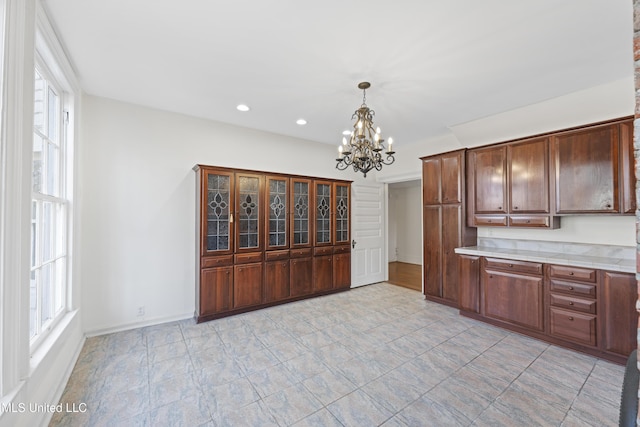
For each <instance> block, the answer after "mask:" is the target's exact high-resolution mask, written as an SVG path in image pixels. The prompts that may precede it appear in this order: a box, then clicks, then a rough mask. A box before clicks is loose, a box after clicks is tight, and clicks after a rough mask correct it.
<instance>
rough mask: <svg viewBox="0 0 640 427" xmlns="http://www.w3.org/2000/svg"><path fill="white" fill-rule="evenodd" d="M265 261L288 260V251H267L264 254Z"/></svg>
mask: <svg viewBox="0 0 640 427" xmlns="http://www.w3.org/2000/svg"><path fill="white" fill-rule="evenodd" d="M264 257H265V260H266V261H278V260H280V259H287V258H289V251H268V252H265V254H264Z"/></svg>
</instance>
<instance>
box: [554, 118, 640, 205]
mask: <svg viewBox="0 0 640 427" xmlns="http://www.w3.org/2000/svg"><path fill="white" fill-rule="evenodd" d="M552 158H553V162H554V167H553V172H554V175H555V210H556V212H557V213H558V214H560V215H568V214H574V215H575V214H633V213H634V212H635V208H636V199H635V159H634V156H633V119H632V118H625V119H619V120H614V121H611V122H607V123H601V124H595V125H591V126H586V127H583V128H580V129H574V130H569V131H565V132H559V133H557V134H555V135H553V136H552Z"/></svg>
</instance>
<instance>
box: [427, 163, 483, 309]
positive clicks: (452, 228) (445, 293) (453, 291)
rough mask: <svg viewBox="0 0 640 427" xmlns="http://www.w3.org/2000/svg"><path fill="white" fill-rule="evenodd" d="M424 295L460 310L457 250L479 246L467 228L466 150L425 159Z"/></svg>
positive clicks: (474, 230)
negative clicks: (462, 247) (458, 248)
mask: <svg viewBox="0 0 640 427" xmlns="http://www.w3.org/2000/svg"><path fill="white" fill-rule="evenodd" d="M421 160H422V202H423V216H422V220H423V234H424V236H423V244H424V250H423V256H424V259H423V268H424V283H423V292H424V295H425V298H426V299H428V300H432V301H437V302H440V303H443V304H447V305H451V306H453V307H458V299H459V297H458V280H459V278H458V258H457V256H456V254H455V251H454V249H455V248H457V247H460V246H472V245H475V244H476V228H472V227H467V225H466V203H465V199H466V197H465V183H466V176H465V150H459V151H452V152H449V153H444V154H439V155H436V156H428V157H422V158H421Z"/></svg>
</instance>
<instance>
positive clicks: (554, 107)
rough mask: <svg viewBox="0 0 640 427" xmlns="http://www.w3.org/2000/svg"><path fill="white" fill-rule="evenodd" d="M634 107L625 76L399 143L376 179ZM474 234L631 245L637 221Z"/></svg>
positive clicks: (602, 219)
mask: <svg viewBox="0 0 640 427" xmlns="http://www.w3.org/2000/svg"><path fill="white" fill-rule="evenodd" d="M634 105H635V101H634V82H633V78H629V79H623V80H618V81H614V82H611V83H609V84H605V85H601V86H597V87H593V88H591V89H588V90H583V91H579V92H574V93H571V94H569V95H566V96H563V97H559V98H555V99H551V100H548V101H545V102H541V103H539V104H534V105H530V106H527V107H523V108H519V109H516V110H512V111H508V112H505V113H502V114H497V115H495V116H491V117H486V118H484V119H480V120H475V121H473V122H468V123H463V124H457V125H452V126H451V127H450V130H451V132H450V133H448V134H446V135H442V136H440V137H438V138H432V139H429V140H425V141H423V142H419V143H416V144H412V145H410V146H409V147H406V148H403V146H402V145H401V144H398V147H396V151H397V154H396V162H395V164H394V165H392V166H389V167H388V168H386V169H383V170H382V171H381V172H379V173H378V175H377V179H378V180H381V181H383V182H395V181H398V180H402V177H406V176H410V177H414V176H420V173H421V162H420V157H423V156H428V155H431V154H437V153H443V152H446V151H453V150H459V149H461V148H465V147H474V146H479V145H486V144H491V143H497V142H502V141H508V140H511V139H516V138H521V137H525V136H529V135H535V134H540V133H545V132H551V131H554V130H559V129H565V128H569V127H573V126H580V125H584V124H589V123H593V122H597V121H603V120H608V119H614V118H618V117H624V116H629V115H632V114H633V112H634ZM478 236H479V237H499V238H508V239H530V240H546V241H561V242H575V243H594V244H609V245H622V246H634V247H635V218H634V217H632V216H625V217H622V216H580V217H578V216H574V217H563V218H562V219H561V228H560V229H558V230H536V229H518V230H514V229H508V228H495V227H479V228H478Z"/></svg>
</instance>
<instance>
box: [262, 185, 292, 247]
mask: <svg viewBox="0 0 640 427" xmlns="http://www.w3.org/2000/svg"><path fill="white" fill-rule="evenodd" d="M266 191H267V195H266V197H267V215H266V218H267V220H266V223H265V227H266V228H267V230H268V232H267V242H266V248H267V249H268V250H270V249H286V248H288V247H289V223H288V221H287V216H288V212H289V178H287V177H279V176H269V175H267V178H266Z"/></svg>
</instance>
